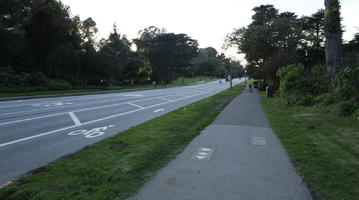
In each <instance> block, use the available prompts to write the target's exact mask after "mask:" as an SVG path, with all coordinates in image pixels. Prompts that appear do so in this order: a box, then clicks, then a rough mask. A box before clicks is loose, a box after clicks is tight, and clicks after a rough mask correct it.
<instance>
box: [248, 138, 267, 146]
mask: <svg viewBox="0 0 359 200" xmlns="http://www.w3.org/2000/svg"><path fill="white" fill-rule="evenodd" d="M251 144H252V145H254V146H265V145H266V139H265V138H264V137H252V138H251Z"/></svg>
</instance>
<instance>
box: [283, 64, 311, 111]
mask: <svg viewBox="0 0 359 200" xmlns="http://www.w3.org/2000/svg"><path fill="white" fill-rule="evenodd" d="M277 75H278V76H279V78H280V86H279V94H280V96H281V97H282V98H284V99H286V100H287V101H288V103H289V104H295V105H310V104H311V103H312V102H311V100H310V99H311V98H312V97H311V95H310V93H309V91H310V90H309V89H310V83H308V81H307V78H306V77H305V76H304V66H303V65H289V66H287V67H282V68H280V69H279V70H278V72H277Z"/></svg>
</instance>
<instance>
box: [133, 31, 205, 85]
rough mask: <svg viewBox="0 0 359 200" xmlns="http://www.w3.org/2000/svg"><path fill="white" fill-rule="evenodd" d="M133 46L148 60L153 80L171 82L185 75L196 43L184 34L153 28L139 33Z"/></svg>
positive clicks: (194, 51) (194, 54) (195, 52)
mask: <svg viewBox="0 0 359 200" xmlns="http://www.w3.org/2000/svg"><path fill="white" fill-rule="evenodd" d="M140 33H141V35H140V38H139V39H137V40H135V44H136V45H137V48H138V49H139V51H140V52H142V53H143V54H144V55H145V56H146V57H147V58H148V60H149V62H150V65H151V68H152V79H153V80H161V81H162V80H167V81H171V80H174V79H175V78H177V77H179V76H181V75H184V74H186V72H187V70H186V69H187V68H188V67H189V66H190V65H191V60H192V58H193V57H194V56H196V55H197V50H198V43H197V41H196V40H193V39H192V38H190V37H189V36H187V35H186V34H174V33H164V31H163V30H162V31H161V29H158V28H155V27H149V28H147V29H145V30H144V31H141V32H140Z"/></svg>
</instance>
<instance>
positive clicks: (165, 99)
mask: <svg viewBox="0 0 359 200" xmlns="http://www.w3.org/2000/svg"><path fill="white" fill-rule="evenodd" d="M157 98H159V99H162V100H164V101H171V100H172V99H168V98H163V97H157Z"/></svg>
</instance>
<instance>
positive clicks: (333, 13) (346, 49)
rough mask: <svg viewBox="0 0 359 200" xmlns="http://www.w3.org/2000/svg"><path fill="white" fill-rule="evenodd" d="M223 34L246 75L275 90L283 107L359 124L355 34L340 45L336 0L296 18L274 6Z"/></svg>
mask: <svg viewBox="0 0 359 200" xmlns="http://www.w3.org/2000/svg"><path fill="white" fill-rule="evenodd" d="M253 10H254V12H255V14H254V15H253V16H252V23H251V24H250V25H248V26H247V27H243V28H239V29H236V30H234V31H233V32H232V33H230V34H229V35H228V36H227V40H226V42H227V45H228V46H236V47H237V48H238V50H239V52H241V53H245V55H246V59H247V61H248V62H249V65H248V66H247V69H246V70H247V74H248V75H249V76H250V77H252V78H259V79H264V81H265V82H266V83H267V84H269V85H270V86H272V87H273V88H274V89H278V90H277V91H276V92H277V93H278V94H279V96H280V99H281V102H282V103H283V105H286V106H288V105H300V106H313V105H315V107H318V108H320V109H321V110H326V111H328V112H331V113H335V114H337V115H340V116H351V117H352V118H353V119H354V120H359V104H358V102H359V93H358V91H359V34H358V33H357V34H356V35H355V36H354V38H353V39H352V40H351V41H349V42H347V43H344V44H343V41H342V32H343V31H342V27H341V22H340V20H341V19H340V4H339V1H338V0H325V11H324V10H319V11H318V12H316V13H314V14H313V15H311V16H303V17H300V18H298V17H297V16H296V15H295V14H294V13H290V12H283V13H279V12H278V10H277V9H275V8H274V6H273V5H262V6H258V7H255V8H254V9H253Z"/></svg>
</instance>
